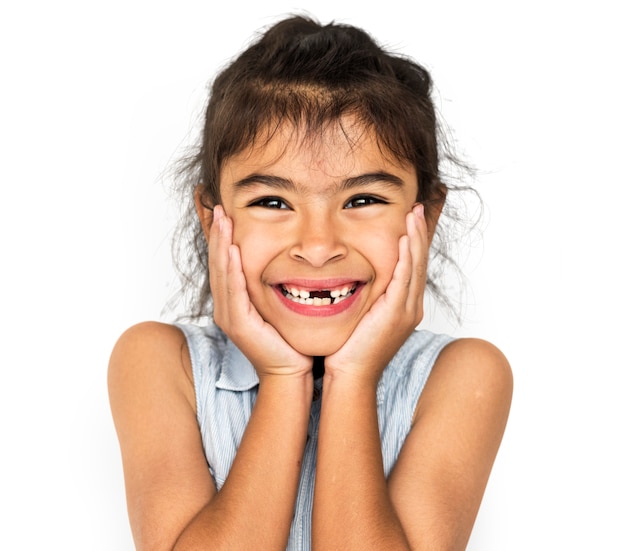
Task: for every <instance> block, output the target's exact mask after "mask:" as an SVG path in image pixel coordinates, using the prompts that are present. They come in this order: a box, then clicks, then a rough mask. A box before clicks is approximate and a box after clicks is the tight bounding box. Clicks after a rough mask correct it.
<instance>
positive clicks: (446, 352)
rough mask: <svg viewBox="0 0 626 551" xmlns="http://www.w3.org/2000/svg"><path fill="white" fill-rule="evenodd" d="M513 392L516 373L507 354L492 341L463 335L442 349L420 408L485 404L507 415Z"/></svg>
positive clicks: (504, 415)
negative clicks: (446, 404) (443, 404)
mask: <svg viewBox="0 0 626 551" xmlns="http://www.w3.org/2000/svg"><path fill="white" fill-rule="evenodd" d="M512 392H513V373H512V369H511V366H510V364H509V361H508V360H507V358H506V356H505V355H504V353H503V352H502V351H501V350H500V349H499V348H497V347H496V346H495V345H493V344H492V343H490V342H488V341H485V340H482V339H476V338H461V339H457V340H454V341H452V342H450V343H449V344H447V345H446V346H444V347H443V348H442V350H441V352H440V354H439V356H438V357H437V360H436V361H435V364H434V366H433V369H432V373H431V376H430V378H429V381H428V383H427V385H426V388H425V389H424V395H423V396H422V400H420V404H418V409H419V408H428V407H434V406H433V405H432V404H434V403H439V404H442V403H446V402H448V401H455V402H457V404H458V403H459V402H463V403H466V405H468V406H470V405H471V406H472V407H474V406H476V405H478V403H482V404H483V405H486V406H488V407H489V409H491V410H492V411H493V412H494V413H495V414H497V413H498V412H500V415H501V416H503V417H506V416H507V415H508V410H509V406H510V403H511V399H512ZM416 415H419V412H416Z"/></svg>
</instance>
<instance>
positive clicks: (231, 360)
mask: <svg viewBox="0 0 626 551" xmlns="http://www.w3.org/2000/svg"><path fill="white" fill-rule="evenodd" d="M258 384H259V377H258V375H257V374H256V370H255V369H254V367H253V365H252V364H251V363H250V361H249V360H248V358H246V357H245V356H244V355H243V353H242V352H241V350H239V349H238V348H237V347H236V346H235V345H234V344H233V343H232V342H231V340H230V339H227V340H226V349H225V350H224V356H223V357H222V363H221V365H220V375H219V377H218V378H217V381H216V383H215V386H216V387H217V388H219V389H222V390H233V391H236V392H243V391H246V390H250V389H252V388H254V387H255V386H257V385H258Z"/></svg>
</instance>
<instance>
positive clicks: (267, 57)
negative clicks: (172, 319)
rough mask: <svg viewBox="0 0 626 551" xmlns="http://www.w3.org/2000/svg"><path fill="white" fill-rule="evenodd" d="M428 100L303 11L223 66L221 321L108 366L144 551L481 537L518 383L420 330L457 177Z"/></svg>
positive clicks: (215, 224) (213, 144)
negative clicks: (486, 497) (447, 171)
mask: <svg viewBox="0 0 626 551" xmlns="http://www.w3.org/2000/svg"><path fill="white" fill-rule="evenodd" d="M430 92H431V82H430V77H429V75H428V73H427V72H426V71H425V70H424V69H423V68H422V67H421V66H419V65H417V64H416V63H414V62H413V61H411V60H409V59H406V58H404V57H400V56H396V55H392V54H391V53H389V52H386V51H384V50H382V49H381V48H380V47H379V46H377V45H376V44H375V43H374V41H373V40H372V39H371V38H370V37H369V36H368V35H367V34H366V33H364V32H363V31H361V30H359V29H357V28H354V27H350V26H345V25H336V24H330V25H326V26H322V25H320V24H318V23H317V22H315V21H313V20H310V19H306V18H302V17H294V18H290V19H286V20H284V21H281V22H279V23H278V24H276V25H275V26H273V27H272V28H270V29H269V30H267V32H266V33H265V34H264V35H263V36H261V37H260V38H259V39H258V41H257V42H256V43H254V44H253V45H252V46H250V47H249V48H248V49H247V50H246V51H244V52H243V53H242V54H241V55H240V56H239V57H238V58H237V59H236V60H235V61H234V62H232V63H231V64H230V65H229V66H228V67H227V68H226V69H225V70H224V71H223V72H221V74H219V75H218V77H217V78H216V80H215V81H214V84H213V87H212V90H211V95H210V100H209V103H208V106H207V109H206V120H205V126H204V132H203V135H202V143H201V146H200V148H199V151H198V154H197V156H196V157H195V158H194V159H193V161H192V162H191V163H190V165H189V167H188V168H189V172H188V173H189V174H190V175H191V176H190V178H188V180H189V181H190V182H191V184H190V187H188V188H187V194H188V197H189V198H191V199H192V201H193V203H194V205H195V210H196V212H197V217H195V224H196V225H195V226H193V227H192V231H191V233H190V237H191V240H192V244H194V245H195V249H196V251H197V253H198V258H197V263H196V264H195V266H196V267H200V268H201V269H200V270H198V269H196V270H195V271H194V270H193V267H194V265H193V263H192V264H191V269H192V270H191V274H187V278H188V279H192V278H197V279H198V292H197V294H196V302H195V305H194V310H193V315H194V316H195V317H196V319H200V317H201V316H202V315H206V316H207V317H208V318H209V320H210V321H209V322H208V323H207V324H204V325H201V324H199V323H195V324H176V325H167V324H162V323H156V322H149V323H142V324H139V325H136V326H134V327H132V328H130V329H129V330H127V331H126V332H125V333H124V334H123V335H122V336H121V337H120V339H119V341H118V343H117V344H116V346H115V348H114V350H113V352H112V356H111V360H110V370H109V390H110V400H111V407H112V412H113V417H114V420H115V424H116V429H117V432H118V436H119V441H120V445H121V450H122V458H123V465H124V473H125V482H126V492H127V500H128V510H129V517H130V523H131V526H132V531H133V535H134V539H135V543H136V546H137V548H138V549H142V550H151V551H157V550H172V549H175V550H186V549H228V550H233V549H244V550H249V549H260V550H263V551H265V550H273V549H281V550H282V549H285V548H287V549H311V548H314V549H321V550H329V549H341V550H350V549H355V550H359V551H362V550H367V549H373V550H376V551H380V550H384V549H392V550H394V551H397V550H400V549H428V550H430V551H434V550H443V549H446V550H449V549H455V550H456V549H464V548H465V546H466V544H467V541H468V538H469V536H470V532H471V529H472V525H473V523H474V519H475V517H476V514H477V511H478V508H479V505H480V502H481V498H482V495H483V492H484V489H485V486H486V484H487V480H488V477H489V473H490V470H491V467H492V464H493V462H494V459H495V457H496V453H497V450H498V447H499V444H500V440H501V437H502V434H503V431H504V428H505V424H506V420H507V415H508V410H509V405H510V400H511V389H512V379H511V372H510V368H509V365H508V363H507V361H506V359H505V357H504V356H503V355H502V353H501V352H500V351H499V350H498V349H496V348H495V347H494V346H492V345H491V344H489V343H487V342H485V341H481V340H477V339H456V340H455V339H452V338H451V337H448V336H445V335H438V334H433V333H431V332H428V331H426V330H422V329H421V328H420V329H419V330H416V327H417V326H418V325H419V324H420V322H421V320H422V317H423V296H424V291H425V287H426V283H427V279H428V278H427V261H428V258H429V248H430V246H431V243H432V241H433V237H434V234H435V230H436V228H437V223H438V219H439V216H440V214H441V211H442V208H443V206H444V202H445V200H446V195H447V192H448V188H447V186H446V184H445V183H444V182H443V181H442V178H441V177H440V170H439V157H440V155H441V147H442V145H441V143H439V141H438V139H437V134H438V123H437V120H436V116H435V110H434V108H433V104H432V101H431V98H430ZM192 248H193V247H192ZM431 252H432V251H431Z"/></svg>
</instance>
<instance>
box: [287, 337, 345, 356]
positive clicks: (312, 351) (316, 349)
mask: <svg viewBox="0 0 626 551" xmlns="http://www.w3.org/2000/svg"><path fill="white" fill-rule="evenodd" d="M287 342H288V343H289V345H290V346H291V347H292V348H293V349H294V350H296V352H300V354H304V355H305V356H330V355H331V354H334V353H335V352H337V350H339V349H340V348H341V347H342V346H343V345H344V344H345V342H346V341H345V340H342V341H341V342H337V341H335V342H328V341H326V342H323V343H322V342H306V343H302V342H299V343H293V342H290V341H287Z"/></svg>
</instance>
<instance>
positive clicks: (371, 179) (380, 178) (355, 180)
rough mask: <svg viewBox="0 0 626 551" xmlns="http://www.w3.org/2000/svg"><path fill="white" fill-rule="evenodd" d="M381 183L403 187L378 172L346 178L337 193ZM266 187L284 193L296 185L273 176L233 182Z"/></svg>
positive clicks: (238, 186)
mask: <svg viewBox="0 0 626 551" xmlns="http://www.w3.org/2000/svg"><path fill="white" fill-rule="evenodd" d="M375 183H382V184H386V185H388V186H389V187H393V188H401V187H403V186H404V181H403V180H402V178H399V177H398V176H395V175H394V174H391V173H389V172H385V171H378V172H368V173H366V174H360V175H359V176H353V177H351V178H346V179H345V180H343V182H341V183H340V184H339V185H338V186H337V189H338V191H346V190H349V189H353V188H357V187H361V186H366V185H368V184H375ZM259 184H260V185H262V186H267V187H270V188H275V189H282V190H286V191H297V188H298V186H297V184H296V183H295V182H293V180H290V179H289V178H283V177H281V176H274V175H271V174H250V175H249V176H247V177H246V178H242V179H241V180H238V181H236V182H234V184H233V185H234V187H235V189H239V190H243V189H246V188H250V187H253V186H255V185H259Z"/></svg>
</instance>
